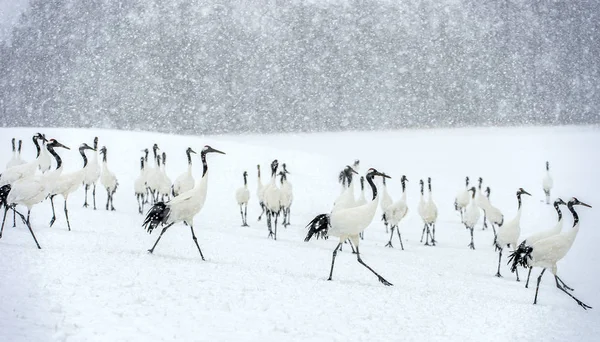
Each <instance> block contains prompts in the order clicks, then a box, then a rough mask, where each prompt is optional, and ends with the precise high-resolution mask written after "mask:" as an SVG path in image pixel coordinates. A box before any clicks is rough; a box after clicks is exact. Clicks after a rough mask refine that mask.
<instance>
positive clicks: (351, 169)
mask: <svg viewBox="0 0 600 342" xmlns="http://www.w3.org/2000/svg"><path fill="white" fill-rule="evenodd" d="M350 171H352V173H354V174H355V175H357V174H358V172H356V171H354V169H353V168H350Z"/></svg>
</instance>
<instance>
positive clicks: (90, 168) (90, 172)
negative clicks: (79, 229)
mask: <svg viewBox="0 0 600 342" xmlns="http://www.w3.org/2000/svg"><path fill="white" fill-rule="evenodd" d="M92 150H93V151H94V154H93V155H92V158H91V160H90V161H89V162H88V163H87V165H86V166H85V168H84V169H85V172H84V176H83V188H84V189H85V201H84V202H83V207H84V208H87V207H88V206H89V204H88V201H87V198H88V190H89V188H90V186H92V199H93V201H94V210H96V184H97V183H98V179H100V165H99V164H98V137H94V147H93V149H92Z"/></svg>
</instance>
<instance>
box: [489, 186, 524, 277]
mask: <svg viewBox="0 0 600 342" xmlns="http://www.w3.org/2000/svg"><path fill="white" fill-rule="evenodd" d="M522 195H528V196H531V194H530V193H528V192H527V191H525V190H523V188H519V190H517V202H518V208H517V214H516V215H515V217H514V218H513V219H512V220H510V221H508V222H506V223H505V224H503V225H502V226H501V227H499V228H498V234H497V235H496V240H494V245H495V246H496V251H498V271H497V272H496V277H502V275H501V274H500V262H501V260H502V250H503V248H504V246H506V247H509V248H512V249H516V248H517V246H518V243H519V235H521V209H522V206H521V196H522ZM515 273H516V274H517V281H520V280H519V272H515Z"/></svg>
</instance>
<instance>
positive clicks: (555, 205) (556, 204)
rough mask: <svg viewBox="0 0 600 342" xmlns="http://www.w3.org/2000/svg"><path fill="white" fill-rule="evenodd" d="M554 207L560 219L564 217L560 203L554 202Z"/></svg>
mask: <svg viewBox="0 0 600 342" xmlns="http://www.w3.org/2000/svg"><path fill="white" fill-rule="evenodd" d="M554 209H556V213H557V214H558V220H559V221H560V220H561V219H562V211H560V204H558V203H557V202H554Z"/></svg>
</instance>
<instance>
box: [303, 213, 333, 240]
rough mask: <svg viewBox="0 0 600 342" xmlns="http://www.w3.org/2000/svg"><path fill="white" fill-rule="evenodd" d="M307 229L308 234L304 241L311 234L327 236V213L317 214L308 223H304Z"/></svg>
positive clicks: (311, 235) (309, 237) (310, 236)
mask: <svg viewBox="0 0 600 342" xmlns="http://www.w3.org/2000/svg"><path fill="white" fill-rule="evenodd" d="M306 228H309V229H308V234H307V235H306V238H305V239H304V241H305V242H308V241H309V240H310V239H311V238H312V237H313V235H316V236H317V239H318V238H319V237H321V238H325V237H326V236H327V230H328V229H329V214H321V215H317V216H316V217H315V218H314V219H313V220H312V221H310V223H309V224H308V225H306Z"/></svg>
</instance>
